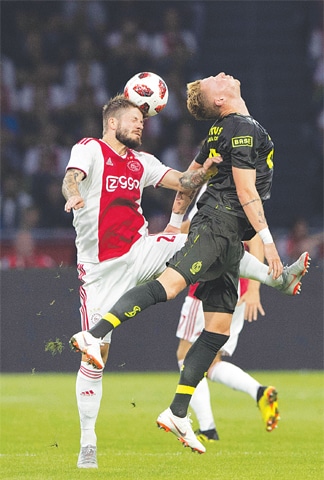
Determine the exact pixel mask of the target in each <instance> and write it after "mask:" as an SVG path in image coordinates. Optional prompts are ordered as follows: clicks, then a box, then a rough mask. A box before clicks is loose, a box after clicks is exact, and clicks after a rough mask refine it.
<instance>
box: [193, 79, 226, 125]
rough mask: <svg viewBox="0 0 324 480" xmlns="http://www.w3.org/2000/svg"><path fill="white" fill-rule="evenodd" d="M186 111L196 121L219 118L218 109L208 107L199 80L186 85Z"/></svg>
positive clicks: (213, 106)
mask: <svg viewBox="0 0 324 480" xmlns="http://www.w3.org/2000/svg"><path fill="white" fill-rule="evenodd" d="M187 109H188V111H189V113H190V114H191V115H192V116H193V117H194V118H195V119H196V120H208V119H210V118H216V117H218V116H219V111H218V108H217V107H216V106H215V105H208V102H207V99H206V97H205V95H204V93H203V92H202V91H201V83H200V80H195V81H194V82H190V83H188V84H187Z"/></svg>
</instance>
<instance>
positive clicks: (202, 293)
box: [167, 206, 247, 313]
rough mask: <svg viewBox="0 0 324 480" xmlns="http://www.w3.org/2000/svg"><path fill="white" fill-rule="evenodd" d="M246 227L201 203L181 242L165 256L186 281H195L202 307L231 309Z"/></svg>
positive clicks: (235, 296)
mask: <svg viewBox="0 0 324 480" xmlns="http://www.w3.org/2000/svg"><path fill="white" fill-rule="evenodd" d="M246 228H247V221H246V220H245V219H243V218H240V217H236V216H235V215H232V214H228V213H226V212H223V211H217V212H215V210H214V209H212V208H211V207H209V206H204V207H202V208H201V209H199V211H198V213H197V214H196V215H195V216H194V218H193V220H192V222H191V225H190V231H189V235H188V240H187V241H186V243H185V245H184V246H183V247H182V249H181V250H179V251H178V252H177V253H176V254H175V255H174V256H173V257H172V258H171V260H169V262H168V264H167V265H168V266H169V267H171V268H173V269H174V270H176V271H177V272H179V273H180V274H181V275H182V276H183V277H184V279H185V280H186V282H187V284H188V285H189V284H193V283H196V282H199V284H200V285H199V286H198V288H197V290H196V293H195V295H196V296H197V297H198V298H199V299H200V300H202V302H203V308H204V311H208V312H225V313H233V312H234V309H235V306H236V303H237V289H238V281H239V264H240V260H241V258H242V256H243V253H244V248H243V243H242V238H243V236H244V232H245V230H246Z"/></svg>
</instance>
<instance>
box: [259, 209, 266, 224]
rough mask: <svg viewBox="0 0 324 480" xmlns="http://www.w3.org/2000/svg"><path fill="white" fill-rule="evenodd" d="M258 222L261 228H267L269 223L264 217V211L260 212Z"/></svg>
mask: <svg viewBox="0 0 324 480" xmlns="http://www.w3.org/2000/svg"><path fill="white" fill-rule="evenodd" d="M258 222H259V224H260V225H261V226H267V221H266V218H265V216H264V212H263V210H259V211H258Z"/></svg>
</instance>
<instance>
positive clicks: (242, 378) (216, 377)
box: [208, 361, 261, 400]
mask: <svg viewBox="0 0 324 480" xmlns="http://www.w3.org/2000/svg"><path fill="white" fill-rule="evenodd" d="M208 378H209V379H210V380H212V381H213V382H218V383H223V384H224V385H227V386H228V387H230V388H233V389H234V390H240V391H241V392H245V393H248V394H249V395H250V396H251V397H252V398H253V399H254V400H256V398H257V392H258V388H259V387H260V386H261V385H260V383H259V382H257V381H256V380H255V379H254V378H253V377H251V376H250V375H249V374H248V373H246V372H244V371H243V370H242V369H241V368H240V367H237V366H236V365H233V363H229V362H224V361H220V362H217V363H216V364H215V365H214V366H213V367H212V368H210V369H209V371H208Z"/></svg>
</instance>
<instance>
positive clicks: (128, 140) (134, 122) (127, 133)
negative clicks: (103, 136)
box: [116, 108, 144, 148]
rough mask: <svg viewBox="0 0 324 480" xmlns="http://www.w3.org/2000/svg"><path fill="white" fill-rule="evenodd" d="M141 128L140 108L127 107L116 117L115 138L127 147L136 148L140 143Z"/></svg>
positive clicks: (142, 126)
mask: <svg viewBox="0 0 324 480" xmlns="http://www.w3.org/2000/svg"><path fill="white" fill-rule="evenodd" d="M143 128H144V120H143V114H142V113H141V112H140V110H139V109H138V108H131V109H128V110H126V111H125V112H124V113H123V114H122V115H121V116H120V117H119V119H118V126H117V129H116V138H117V140H118V141H119V142H120V143H122V144H123V145H126V147H128V148H137V147H139V146H140V145H141V144H142V132H143Z"/></svg>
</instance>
